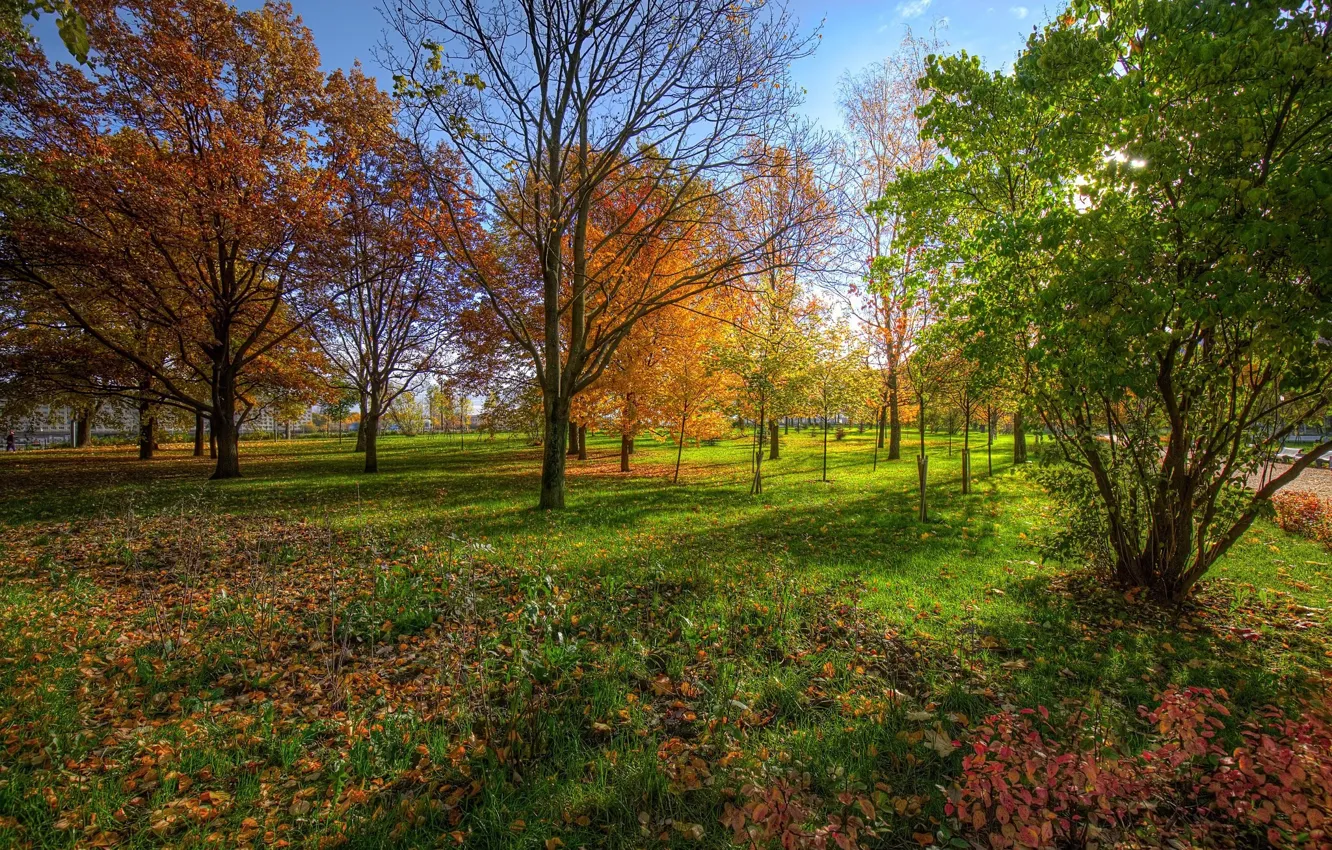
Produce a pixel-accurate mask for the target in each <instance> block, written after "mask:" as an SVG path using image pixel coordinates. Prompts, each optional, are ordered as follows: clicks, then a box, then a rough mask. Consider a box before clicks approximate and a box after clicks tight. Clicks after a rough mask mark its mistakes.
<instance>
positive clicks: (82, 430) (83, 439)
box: [74, 413, 92, 449]
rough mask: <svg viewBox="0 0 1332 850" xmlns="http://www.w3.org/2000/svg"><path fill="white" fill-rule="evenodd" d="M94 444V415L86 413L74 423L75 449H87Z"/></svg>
mask: <svg viewBox="0 0 1332 850" xmlns="http://www.w3.org/2000/svg"><path fill="white" fill-rule="evenodd" d="M91 443H92V414H91V413H84V414H83V415H82V416H80V417H79V418H78V419H77V420H75V422H74V448H76V449H86V448H88V446H89V445H90V444H91Z"/></svg>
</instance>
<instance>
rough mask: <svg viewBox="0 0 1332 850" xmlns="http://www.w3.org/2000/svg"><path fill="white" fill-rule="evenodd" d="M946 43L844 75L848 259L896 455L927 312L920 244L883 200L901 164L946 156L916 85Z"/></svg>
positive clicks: (926, 44)
mask: <svg viewBox="0 0 1332 850" xmlns="http://www.w3.org/2000/svg"><path fill="white" fill-rule="evenodd" d="M942 47H943V45H942V43H941V42H940V41H939V40H938V38H937V37H935V36H933V35H931V37H929V38H921V37H918V36H915V35H913V34H911V33H910V32H908V33H907V35H906V37H905V38H904V39H903V40H902V43H901V44H900V45H899V46H898V48H897V50H896V51H895V52H894V53H893V54H892V55H890V56H888V57H887V58H885V59H883V60H882V61H880V62H875V63H873V64H871V65H868V66H866V67H865V68H863V69H861V70H860V71H858V72H856V73H854V74H850V73H848V74H846V75H844V76H843V77H842V80H841V85H840V91H839V98H838V100H839V104H840V106H841V109H842V117H843V120H844V122H845V124H846V137H845V142H844V145H843V147H842V149H841V153H842V155H841V157H840V159H841V162H840V169H839V171H840V177H841V179H839V180H838V181H837V185H838V186H839V188H840V192H839V196H840V206H841V207H842V215H843V216H844V218H845V219H846V222H845V226H844V227H843V229H842V239H843V245H842V248H843V250H842V255H843V257H844V258H845V260H844V262H843V265H844V266H845V269H844V270H845V271H846V272H847V273H848V274H849V275H851V276H853V277H863V278H864V288H863V289H862V288H860V287H858V286H857V287H855V288H854V290H853V293H852V294H853V296H854V295H859V296H861V299H860V303H857V304H855V310H856V313H857V314H858V316H859V318H860V319H861V322H862V325H863V327H864V328H865V329H866V331H867V335H868V337H869V342H870V353H871V358H872V362H873V364H874V365H875V367H876V368H877V370H878V372H879V375H880V381H881V385H882V386H881V395H882V400H883V405H882V409H881V411H880V416H879V433H878V443H879V447H880V448H882V447H883V446H884V442H885V437H886V441H887V448H888V459H889V460H897V459H898V458H900V457H901V446H902V423H901V416H900V407H901V394H902V386H901V385H902V383H903V376H902V372H903V369H904V364H905V362H906V359H907V357H908V356H909V355H910V353H911V348H912V345H913V341H914V339H915V337H916V335H917V334H918V333H919V332H920V331H921V330H922V317H923V316H924V315H925V314H926V310H925V306H924V293H922V291H921V290H920V287H919V283H920V280H921V278H920V276H919V275H918V274H916V265H917V264H918V262H919V257H918V254H919V250H918V249H917V248H916V246H913V245H911V244H910V243H909V242H906V241H898V240H897V239H895V237H896V235H897V234H898V232H899V231H900V229H901V223H902V222H901V220H900V218H899V216H898V212H897V211H896V210H894V209H885V208H884V207H883V206H882V205H879V204H878V203H877V202H878V201H879V200H880V199H881V198H883V196H884V195H885V194H887V193H888V190H889V188H890V187H891V185H892V183H893V181H894V180H896V179H897V174H898V172H899V171H908V172H910V171H921V170H923V169H926V168H928V167H929V166H930V164H931V163H932V162H933V160H934V157H935V156H936V154H937V151H938V145H937V143H936V142H935V141H934V140H933V139H931V138H930V137H929V136H928V135H927V134H925V133H924V132H922V129H923V127H922V123H923V119H922V118H921V117H920V108H921V107H922V106H923V105H924V104H925V103H926V102H928V100H929V94H928V92H926V91H924V90H923V89H921V87H919V86H918V85H917V84H916V83H917V81H918V80H919V79H920V77H921V76H922V75H923V74H924V73H925V68H926V57H927V56H929V55H930V54H933V53H936V52H938V51H939V50H940V49H942ZM880 258H884V259H880Z"/></svg>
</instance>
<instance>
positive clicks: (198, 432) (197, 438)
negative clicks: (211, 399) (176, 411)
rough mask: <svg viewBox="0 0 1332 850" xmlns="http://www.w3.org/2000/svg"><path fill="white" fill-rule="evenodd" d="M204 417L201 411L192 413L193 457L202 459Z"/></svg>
mask: <svg viewBox="0 0 1332 850" xmlns="http://www.w3.org/2000/svg"><path fill="white" fill-rule="evenodd" d="M203 446H204V415H203V411H202V410H196V411H194V456H195V457H203Z"/></svg>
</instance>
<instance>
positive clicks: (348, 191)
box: [316, 67, 461, 472]
mask: <svg viewBox="0 0 1332 850" xmlns="http://www.w3.org/2000/svg"><path fill="white" fill-rule="evenodd" d="M328 95H329V96H328V98H327V99H326V106H325V110H326V111H325V115H324V121H325V126H326V128H327V129H326V131H325V142H324V156H325V159H326V161H327V163H328V168H329V169H330V170H331V171H332V172H333V174H334V175H335V176H336V178H337V180H336V182H335V183H334V186H335V189H334V193H333V199H332V203H331V204H330V206H329V214H330V216H331V219H332V220H331V222H330V226H329V230H330V236H331V238H330V240H329V243H330V244H329V247H328V250H327V251H326V252H325V253H324V256H325V257H326V258H327V260H328V261H329V262H328V265H329V267H328V269H327V272H326V273H327V274H328V275H329V276H330V277H331V278H333V279H336V280H338V281H339V282H340V283H341V286H339V287H338V290H337V293H336V294H335V295H334V297H333V299H332V303H331V304H330V307H329V309H328V311H327V313H326V314H325V315H324V316H323V317H322V319H321V321H320V322H319V323H318V325H317V329H318V330H317V333H316V337H317V339H318V340H319V342H320V345H321V347H322V348H323V350H324V352H325V353H327V355H328V357H329V359H330V360H331V361H332V362H333V363H334V365H335V367H336V368H337V371H338V373H339V375H338V377H339V382H340V383H341V384H342V385H344V386H351V387H355V388H356V389H357V390H358V392H359V393H360V396H361V424H360V426H359V428H360V435H361V436H360V438H359V439H358V447H359V448H361V449H363V450H364V452H365V471H366V472H378V471H379V453H378V436H379V425H380V420H381V419H382V417H383V416H384V414H385V412H386V411H388V410H389V409H390V408H392V406H393V402H394V399H396V398H397V397H398V396H399V395H401V394H402V393H404V392H407V391H408V389H409V388H410V387H413V386H415V385H416V384H417V383H418V381H419V379H420V378H421V376H422V375H424V374H426V373H427V372H429V371H432V370H436V369H438V368H440V367H442V366H443V365H444V364H443V362H442V358H443V357H444V356H445V354H446V346H445V343H446V340H448V339H449V336H448V335H447V333H446V332H447V331H448V330H449V328H450V322H451V318H452V313H453V301H452V299H453V295H454V290H455V287H454V279H453V275H452V269H451V266H450V263H449V261H448V255H447V254H446V253H445V252H443V251H441V250H440V249H439V246H438V244H437V243H436V242H435V240H434V239H433V238H432V234H433V233H435V232H436V231H437V230H438V223H437V219H438V218H439V217H440V216H442V215H445V213H443V212H442V211H441V209H440V207H441V205H442V204H448V203H450V199H448V198H440V197H438V196H436V195H435V193H434V190H433V186H434V185H436V184H432V183H431V182H430V181H427V180H425V179H424V178H423V176H422V173H421V171H420V170H419V169H418V168H417V167H416V160H415V158H414V156H413V155H412V151H411V150H410V149H409V147H408V143H407V141H406V140H405V139H403V138H402V137H401V136H400V135H399V134H398V132H397V128H396V122H395V119H396V115H395V110H394V105H393V101H392V99H391V98H390V97H389V96H388V95H386V94H384V93H383V92H382V91H380V90H379V88H378V86H376V85H375V81H374V80H373V79H370V78H369V77H366V76H365V75H364V74H363V73H362V72H361V70H360V68H359V67H358V68H354V69H353V70H352V71H351V73H350V74H346V75H344V74H342V73H335V74H333V75H332V77H330V78H329V81H328ZM437 167H438V168H441V169H442V168H446V167H447V165H445V164H439V165H438V166H437ZM442 185H444V186H448V185H452V183H451V182H450V183H446V184H442ZM459 215H461V214H459Z"/></svg>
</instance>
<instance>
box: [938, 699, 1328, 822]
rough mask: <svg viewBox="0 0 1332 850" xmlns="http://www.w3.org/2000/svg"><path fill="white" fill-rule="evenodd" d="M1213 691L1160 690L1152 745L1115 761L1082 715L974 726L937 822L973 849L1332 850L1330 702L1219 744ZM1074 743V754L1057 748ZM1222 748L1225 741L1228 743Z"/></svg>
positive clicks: (1265, 720)
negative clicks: (1197, 849) (947, 819)
mask: <svg viewBox="0 0 1332 850" xmlns="http://www.w3.org/2000/svg"><path fill="white" fill-rule="evenodd" d="M1225 696H1226V695H1225V693H1224V691H1216V692H1213V691H1211V690H1209V689H1206V688H1185V689H1174V688H1171V689H1170V690H1167V691H1166V692H1165V693H1163V694H1162V695H1161V701H1160V704H1159V705H1158V706H1157V707H1156V708H1155V709H1154V710H1151V711H1148V710H1147V709H1145V708H1143V709H1139V711H1140V712H1141V714H1142V715H1143V717H1144V718H1145V719H1146V720H1148V721H1149V722H1150V723H1151V724H1152V726H1153V729H1154V738H1155V740H1154V742H1153V745H1152V746H1150V747H1148V748H1147V749H1145V750H1143V751H1141V752H1138V753H1125V752H1123V751H1122V749H1121V748H1118V747H1114V746H1110V745H1108V744H1107V743H1106V742H1105V741H1104V739H1103V738H1101V737H1100V736H1099V735H1097V734H1095V730H1089V729H1087V728H1086V724H1085V717H1081V716H1080V717H1075V718H1074V719H1073V720H1072V722H1071V724H1070V728H1068V729H1065V730H1062V734H1061V730H1059V729H1057V728H1056V727H1054V725H1053V724H1051V723H1050V720H1049V712H1048V711H1047V710H1046V709H1044V708H1038V709H1036V710H1032V709H1024V710H1022V711H1020V712H1011V711H1010V712H1003V713H1000V714H995V715H992V716H990V717H988V718H986V720H985V722H984V723H983V724H982V725H981V726H980V727H978V728H977V730H976V733H975V735H974V737H973V740H972V741H971V742H970V743H971V749H972V751H971V753H970V754H969V755H967V756H966V757H965V758H964V759H963V763H962V777H961V779H960V780H959V782H958V783H957V785H956V786H955V787H954V789H953V790H952V792H951V794H950V800H949V802H948V804H947V806H946V812H947V814H948V815H949V816H951V817H952V818H953V819H954V821H955V826H956V827H957V828H958V829H959V830H960V831H961V832H962V833H963V834H968V835H970V836H971V837H973V838H975V839H976V840H977V841H978V843H979V844H981V845H982V846H990V847H994V848H1037V847H1062V846H1092V845H1107V846H1108V845H1113V844H1116V843H1121V842H1123V841H1124V840H1126V839H1127V838H1128V837H1136V838H1138V839H1140V840H1149V841H1153V842H1157V841H1160V842H1164V841H1165V840H1166V839H1168V838H1171V837H1176V836H1178V837H1181V838H1185V839H1193V840H1198V839H1201V838H1204V837H1206V836H1209V835H1210V836H1214V837H1219V835H1220V834H1222V833H1230V834H1234V835H1235V836H1236V837H1240V836H1243V835H1258V836H1261V837H1262V838H1265V839H1266V840H1267V842H1269V843H1270V844H1272V845H1274V846H1278V847H1285V846H1291V847H1326V846H1332V837H1330V836H1329V835H1328V833H1327V831H1326V827H1327V824H1328V820H1329V818H1332V724H1329V720H1328V718H1329V717H1332V703H1330V702H1328V701H1326V700H1325V701H1323V702H1321V703H1318V704H1311V705H1305V706H1304V709H1305V710H1304V711H1303V712H1302V714H1301V717H1300V718H1299V719H1298V720H1291V719H1289V718H1287V717H1286V716H1285V715H1284V714H1282V713H1281V712H1279V711H1277V710H1275V709H1272V710H1269V711H1266V712H1263V713H1261V714H1260V715H1259V717H1258V718H1257V719H1255V720H1251V721H1248V722H1246V723H1244V724H1242V726H1241V727H1240V728H1239V730H1238V732H1239V735H1238V739H1237V740H1238V741H1239V742H1240V743H1239V745H1238V746H1235V747H1233V748H1232V747H1228V746H1226V745H1225V744H1224V743H1223V733H1224V732H1225V730H1226V719H1227V718H1229V716H1230V713H1229V711H1228V710H1227V709H1226V707H1225V705H1224V704H1223V703H1222V700H1223V699H1225ZM1063 740H1073V741H1075V742H1076V743H1075V744H1073V745H1071V746H1070V745H1065V744H1063V743H1061V741H1063ZM1232 743H1233V741H1232Z"/></svg>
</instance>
